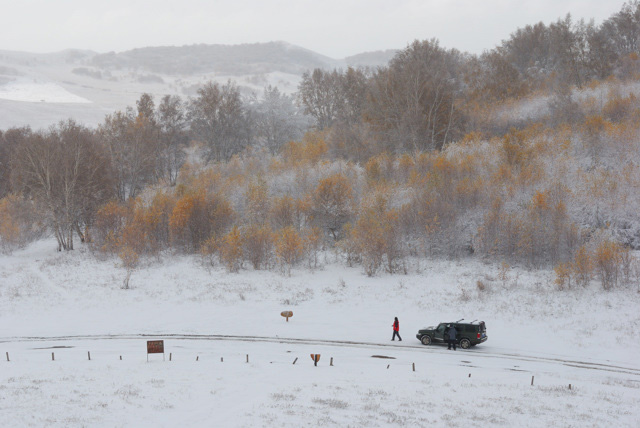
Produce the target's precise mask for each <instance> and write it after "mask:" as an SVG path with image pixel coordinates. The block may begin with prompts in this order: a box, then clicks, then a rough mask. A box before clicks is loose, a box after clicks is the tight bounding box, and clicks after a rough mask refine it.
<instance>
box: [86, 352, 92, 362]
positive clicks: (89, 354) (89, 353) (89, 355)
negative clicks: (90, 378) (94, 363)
mask: <svg viewBox="0 0 640 428" xmlns="http://www.w3.org/2000/svg"><path fill="white" fill-rule="evenodd" d="M87 357H89V361H91V352H90V351H87Z"/></svg>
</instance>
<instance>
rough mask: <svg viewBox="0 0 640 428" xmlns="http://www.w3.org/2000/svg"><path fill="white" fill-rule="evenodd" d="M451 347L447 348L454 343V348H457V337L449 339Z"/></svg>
mask: <svg viewBox="0 0 640 428" xmlns="http://www.w3.org/2000/svg"><path fill="white" fill-rule="evenodd" d="M448 342H449V347H448V348H447V349H451V345H453V350H454V351H455V350H456V340H455V339H449V341H448Z"/></svg>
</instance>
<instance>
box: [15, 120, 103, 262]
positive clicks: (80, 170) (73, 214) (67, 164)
mask: <svg viewBox="0 0 640 428" xmlns="http://www.w3.org/2000/svg"><path fill="white" fill-rule="evenodd" d="M12 171H13V173H14V175H13V177H12V179H13V181H14V183H15V187H16V188H17V189H19V190H20V191H22V192H23V193H24V194H25V195H27V196H29V197H31V198H33V199H34V200H35V201H36V202H37V203H38V204H40V206H41V207H42V210H43V212H44V213H45V215H46V219H47V222H48V224H49V226H50V228H51V230H52V231H53V233H54V235H55V237H56V239H57V241H58V250H62V249H64V250H72V249H73V234H74V231H75V232H78V233H79V234H80V237H81V239H84V234H83V233H82V232H81V225H82V226H86V224H87V223H88V222H90V218H91V216H92V214H93V213H92V212H91V211H92V209H97V207H98V206H99V205H100V204H102V203H104V202H105V201H106V200H107V199H108V198H110V196H111V188H110V183H109V176H110V174H109V171H108V161H107V159H105V158H104V157H103V156H101V154H100V152H99V150H96V147H95V140H94V137H93V133H92V132H91V131H90V130H89V129H87V128H85V127H83V126H80V125H78V124H76V123H75V122H74V121H72V120H68V121H67V122H61V123H60V124H59V125H58V126H57V127H55V128H52V129H50V130H49V131H47V132H39V133H35V134H33V135H32V136H31V137H30V138H28V139H27V140H26V141H25V142H24V143H23V144H21V145H20V146H19V147H17V149H16V152H15V158H14V168H13V169H12Z"/></svg>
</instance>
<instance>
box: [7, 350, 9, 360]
mask: <svg viewBox="0 0 640 428" xmlns="http://www.w3.org/2000/svg"><path fill="white" fill-rule="evenodd" d="M7 361H9V353H8V352H7Z"/></svg>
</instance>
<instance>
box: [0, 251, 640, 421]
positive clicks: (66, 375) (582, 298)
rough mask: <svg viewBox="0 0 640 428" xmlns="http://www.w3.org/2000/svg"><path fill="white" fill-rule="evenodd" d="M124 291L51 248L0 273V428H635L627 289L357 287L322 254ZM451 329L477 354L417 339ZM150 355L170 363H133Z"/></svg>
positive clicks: (153, 281)
mask: <svg viewBox="0 0 640 428" xmlns="http://www.w3.org/2000/svg"><path fill="white" fill-rule="evenodd" d="M123 278H124V271H123V270H122V269H121V268H120V267H119V265H118V262H117V260H114V259H108V260H103V261H99V260H96V259H95V258H94V257H93V256H92V255H91V253H90V252H89V251H88V250H87V249H86V248H80V249H79V250H76V251H74V252H70V253H56V252H55V243H54V242H53V241H50V240H45V241H41V242H38V243H35V244H33V245H31V246H30V247H28V248H27V249H25V250H22V251H19V252H16V253H15V254H13V255H11V256H7V255H5V256H0V344H1V345H2V346H0V352H1V353H2V355H3V356H4V354H5V352H8V353H9V356H10V359H11V362H6V361H3V362H0V377H1V379H0V385H2V386H0V392H1V395H2V397H3V398H2V400H0V410H1V411H0V425H2V426H30V425H32V426H42V425H54V426H82V425H91V426H114V425H115V426H121V425H126V426H134V425H135V426H150V425H159V426H169V425H176V424H177V425H184V426H203V425H207V424H210V425H216V426H274V425H283V426H302V425H323V426H326V425H328V426H347V425H351V426H396V425H400V426H432V425H434V424H435V425H436V426H473V425H475V426H480V425H482V426H496V425H502V426H505V425H506V426H550V425H554V426H572V425H576V424H577V425H583V426H591V425H595V426H603V425H611V424H612V425H615V426H636V425H635V424H636V421H637V416H638V410H637V409H638V408H640V387H639V381H640V364H638V359H637V355H638V352H639V351H640V345H639V343H640V328H639V327H640V312H639V311H638V307H639V303H640V293H638V291H637V289H636V288H635V287H632V288H624V289H617V290H613V291H612V292H606V293H605V292H603V291H601V290H600V289H599V288H598V287H597V286H596V284H593V287H592V288H589V289H580V290H572V291H564V292H560V291H557V290H555V288H554V286H553V285H552V281H551V278H552V274H551V273H550V272H544V271H543V272H529V271H524V270H520V269H516V268H513V269H509V270H508V271H504V270H503V271H502V272H500V269H499V267H497V266H493V265H490V264H483V263H481V262H478V261H467V262H459V263H453V262H446V261H441V262H437V261H436V262H425V261H422V262H418V261H414V263H413V264H412V265H411V266H410V273H409V274H408V275H403V276H400V275H396V276H388V275H381V276H378V277H374V278H369V277H366V276H365V275H363V273H362V272H361V270H360V269H359V268H346V267H344V266H343V265H342V264H341V263H336V262H335V260H334V255H332V254H327V255H326V257H325V261H324V264H323V266H322V267H320V268H318V269H314V270H308V269H303V268H298V269H295V270H294V271H293V273H292V275H291V277H287V276H283V275H282V274H281V273H279V272H264V271H253V270H251V269H248V270H243V271H241V273H240V274H229V273H226V272H225V271H224V270H223V269H221V268H219V267H206V266H204V265H202V264H201V262H200V260H198V259H197V258H193V257H186V256H178V255H171V254H165V255H163V256H161V258H160V260H156V259H153V260H147V261H145V263H144V265H143V267H141V268H140V269H139V270H138V271H136V272H135V273H134V274H133V276H132V278H131V285H132V287H133V288H132V289H130V290H123V289H121V288H120V285H121V283H122V279H123ZM478 281H482V282H483V283H484V284H485V290H484V291H479V289H478V287H477V282H478ZM283 310H292V311H293V312H294V316H293V318H291V319H290V321H289V322H286V321H285V319H284V318H282V317H281V316H280V312H281V311H283ZM394 316H397V317H399V319H400V327H401V328H400V333H401V335H402V337H403V339H404V340H403V341H402V342H391V341H390V339H391V332H392V331H391V324H392V322H393V317H394ZM460 318H465V319H467V320H472V319H475V318H478V319H481V320H484V321H485V322H486V323H487V327H488V334H489V341H487V342H486V343H484V344H482V345H479V346H477V347H475V348H472V349H470V350H458V351H455V353H454V352H453V351H447V350H446V348H444V347H441V346H433V347H424V346H422V345H421V344H420V343H419V342H418V340H417V339H416V338H415V333H416V332H417V330H418V329H419V328H421V327H424V326H426V325H432V324H435V323H438V322H440V321H447V320H457V319H460ZM142 335H149V337H144V336H142ZM193 335H200V336H193ZM63 336H64V337H63ZM69 336H78V337H69ZM224 336H235V337H224ZM152 337H153V338H159V339H165V340H166V342H165V343H166V352H167V355H166V359H167V360H168V358H169V355H168V354H169V353H171V354H172V361H171V362H169V361H164V362H163V361H162V357H161V356H159V355H152V356H151V362H150V363H147V362H146V354H145V341H146V340H147V339H149V338H152ZM38 338H40V339H38ZM252 338H253V339H255V338H258V340H257V341H256V340H252ZM339 342H343V343H339ZM344 342H356V343H344ZM52 352H55V361H51V353H52ZM87 352H91V361H89V360H88V354H87ZM311 353H320V354H321V355H322V357H321V361H320V363H319V367H314V366H313V364H312V362H311V360H310V358H309V354H311ZM247 354H248V355H249V358H250V361H249V363H247V362H246V355H247ZM373 355H382V356H388V357H393V358H394V359H380V358H371V357H372V356H373ZM120 356H122V358H123V359H122V360H120V358H119V357H120ZM331 357H333V358H334V366H333V367H331V366H330V365H329V362H330V358H331ZM221 358H222V359H223V360H222V361H221ZM296 358H298V361H297V362H296V364H295V365H293V364H292V363H293V361H294V360H295V359H296ZM196 359H197V361H196ZM413 363H415V364H416V371H415V372H414V371H413V366H412V364H413ZM469 375H471V377H469ZM532 376H534V377H535V383H534V386H531V377H532ZM569 384H572V389H571V390H569V389H568V385H569ZM605 398H606V399H605Z"/></svg>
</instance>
